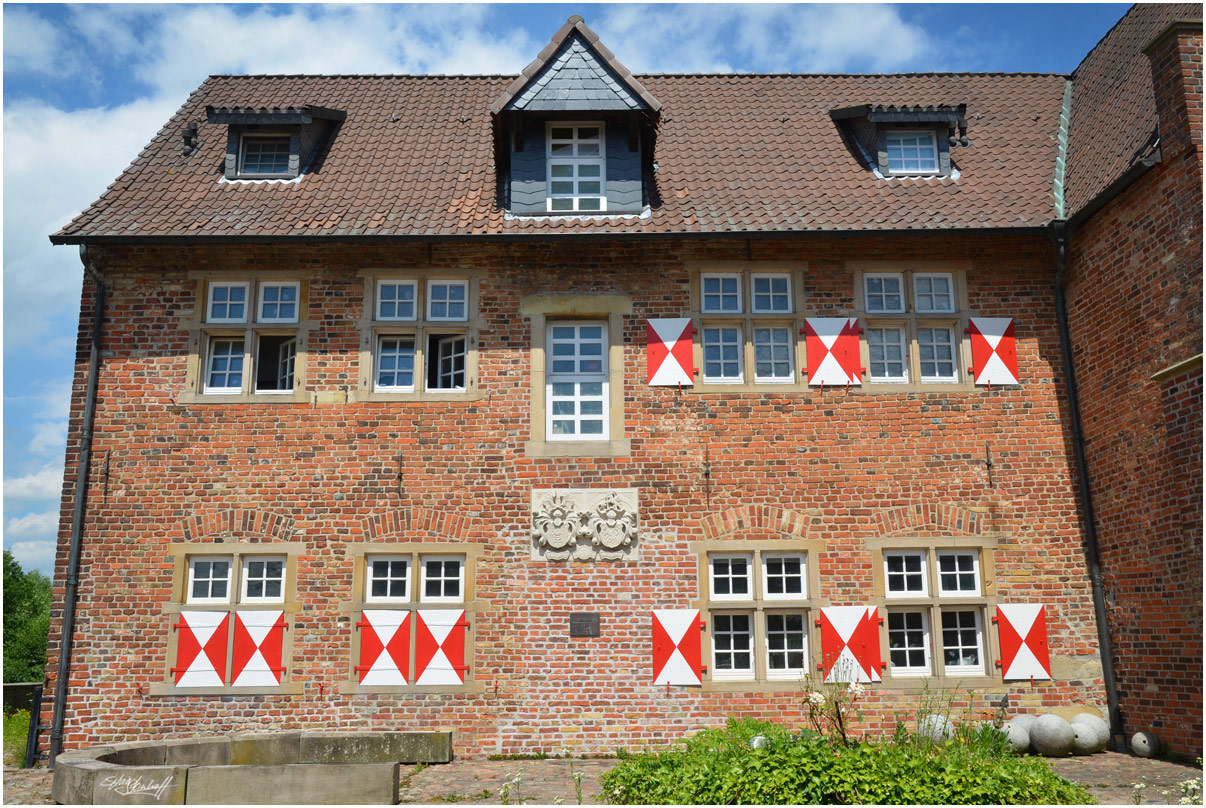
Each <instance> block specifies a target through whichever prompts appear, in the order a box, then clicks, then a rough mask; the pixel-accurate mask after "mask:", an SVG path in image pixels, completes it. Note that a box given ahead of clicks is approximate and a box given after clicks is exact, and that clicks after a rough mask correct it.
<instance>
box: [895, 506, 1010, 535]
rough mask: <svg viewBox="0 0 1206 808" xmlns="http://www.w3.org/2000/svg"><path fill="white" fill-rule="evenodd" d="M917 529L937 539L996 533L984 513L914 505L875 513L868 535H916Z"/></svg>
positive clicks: (965, 509) (988, 516) (951, 507)
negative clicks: (938, 537)
mask: <svg viewBox="0 0 1206 808" xmlns="http://www.w3.org/2000/svg"><path fill="white" fill-rule="evenodd" d="M919 529H920V530H924V531H925V532H926V533H929V534H934V535H940V536H946V535H950V536H985V535H990V534H993V533H996V532H997V531H996V530H995V529H994V525H993V520H992V517H991V515H990V514H988V513H982V512H978V511H973V510H970V509H968V508H960V507H959V506H957V505H934V504H929V505H926V504H917V505H904V506H902V507H900V508H891V509H888V510H883V511H880V512H878V513H877V514H875V517H874V519H873V521H872V534H871V535H872V536H893V535H896V534H899V533H909V534H916V533H917V532H918V530H919Z"/></svg>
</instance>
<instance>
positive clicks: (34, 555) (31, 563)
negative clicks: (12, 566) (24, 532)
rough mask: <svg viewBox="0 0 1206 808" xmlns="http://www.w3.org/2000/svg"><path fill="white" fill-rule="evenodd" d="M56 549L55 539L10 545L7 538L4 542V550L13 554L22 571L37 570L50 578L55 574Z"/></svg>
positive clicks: (12, 543)
mask: <svg viewBox="0 0 1206 808" xmlns="http://www.w3.org/2000/svg"><path fill="white" fill-rule="evenodd" d="M54 548H55V542H54V539H49V540H43V541H18V542H11V543H10V542H9V541H8V540H7V538H6V539H5V542H4V549H6V550H8V551H9V552H10V553H12V554H13V558H15V559H16V560H17V563H18V564H20V565H21V568H22V569H24V570H26V571H28V570H37V571H38V572H40V573H42V574H43V575H45V576H46V577H48V578H49V577H50V576H51V575H52V573H53V572H54Z"/></svg>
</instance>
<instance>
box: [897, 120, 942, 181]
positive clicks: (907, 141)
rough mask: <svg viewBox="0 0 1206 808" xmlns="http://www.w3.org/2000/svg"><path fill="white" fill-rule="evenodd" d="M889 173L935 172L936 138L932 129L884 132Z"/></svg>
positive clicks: (936, 163) (936, 156)
mask: <svg viewBox="0 0 1206 808" xmlns="http://www.w3.org/2000/svg"><path fill="white" fill-rule="evenodd" d="M885 145H886V146H887V149H888V173H889V174H912V175H916V174H937V173H938V140H937V138H936V137H935V136H934V132H933V130H897V131H889V132H887V133H885Z"/></svg>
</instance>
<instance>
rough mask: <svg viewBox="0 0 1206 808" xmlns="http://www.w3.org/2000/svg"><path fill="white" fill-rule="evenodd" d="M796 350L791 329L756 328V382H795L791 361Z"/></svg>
mask: <svg viewBox="0 0 1206 808" xmlns="http://www.w3.org/2000/svg"><path fill="white" fill-rule="evenodd" d="M794 349H795V343H794V341H793V340H792V336H791V329H790V328H755V329H754V381H758V382H783V383H784V384H790V383H791V382H792V381H794V380H795V374H794V373H793V372H792V361H791V355H792V351H793V350H794Z"/></svg>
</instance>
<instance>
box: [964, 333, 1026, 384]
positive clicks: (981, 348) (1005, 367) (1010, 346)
mask: <svg viewBox="0 0 1206 808" xmlns="http://www.w3.org/2000/svg"><path fill="white" fill-rule="evenodd" d="M969 325H970V328H968V329H967V333H968V334H970V335H971V351H972V373H973V374H974V375H975V380H976V384H1018V383H1019V382H1018V348H1017V338H1016V337H1014V333H1013V318H1012V317H972V318H970V322H969Z"/></svg>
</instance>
